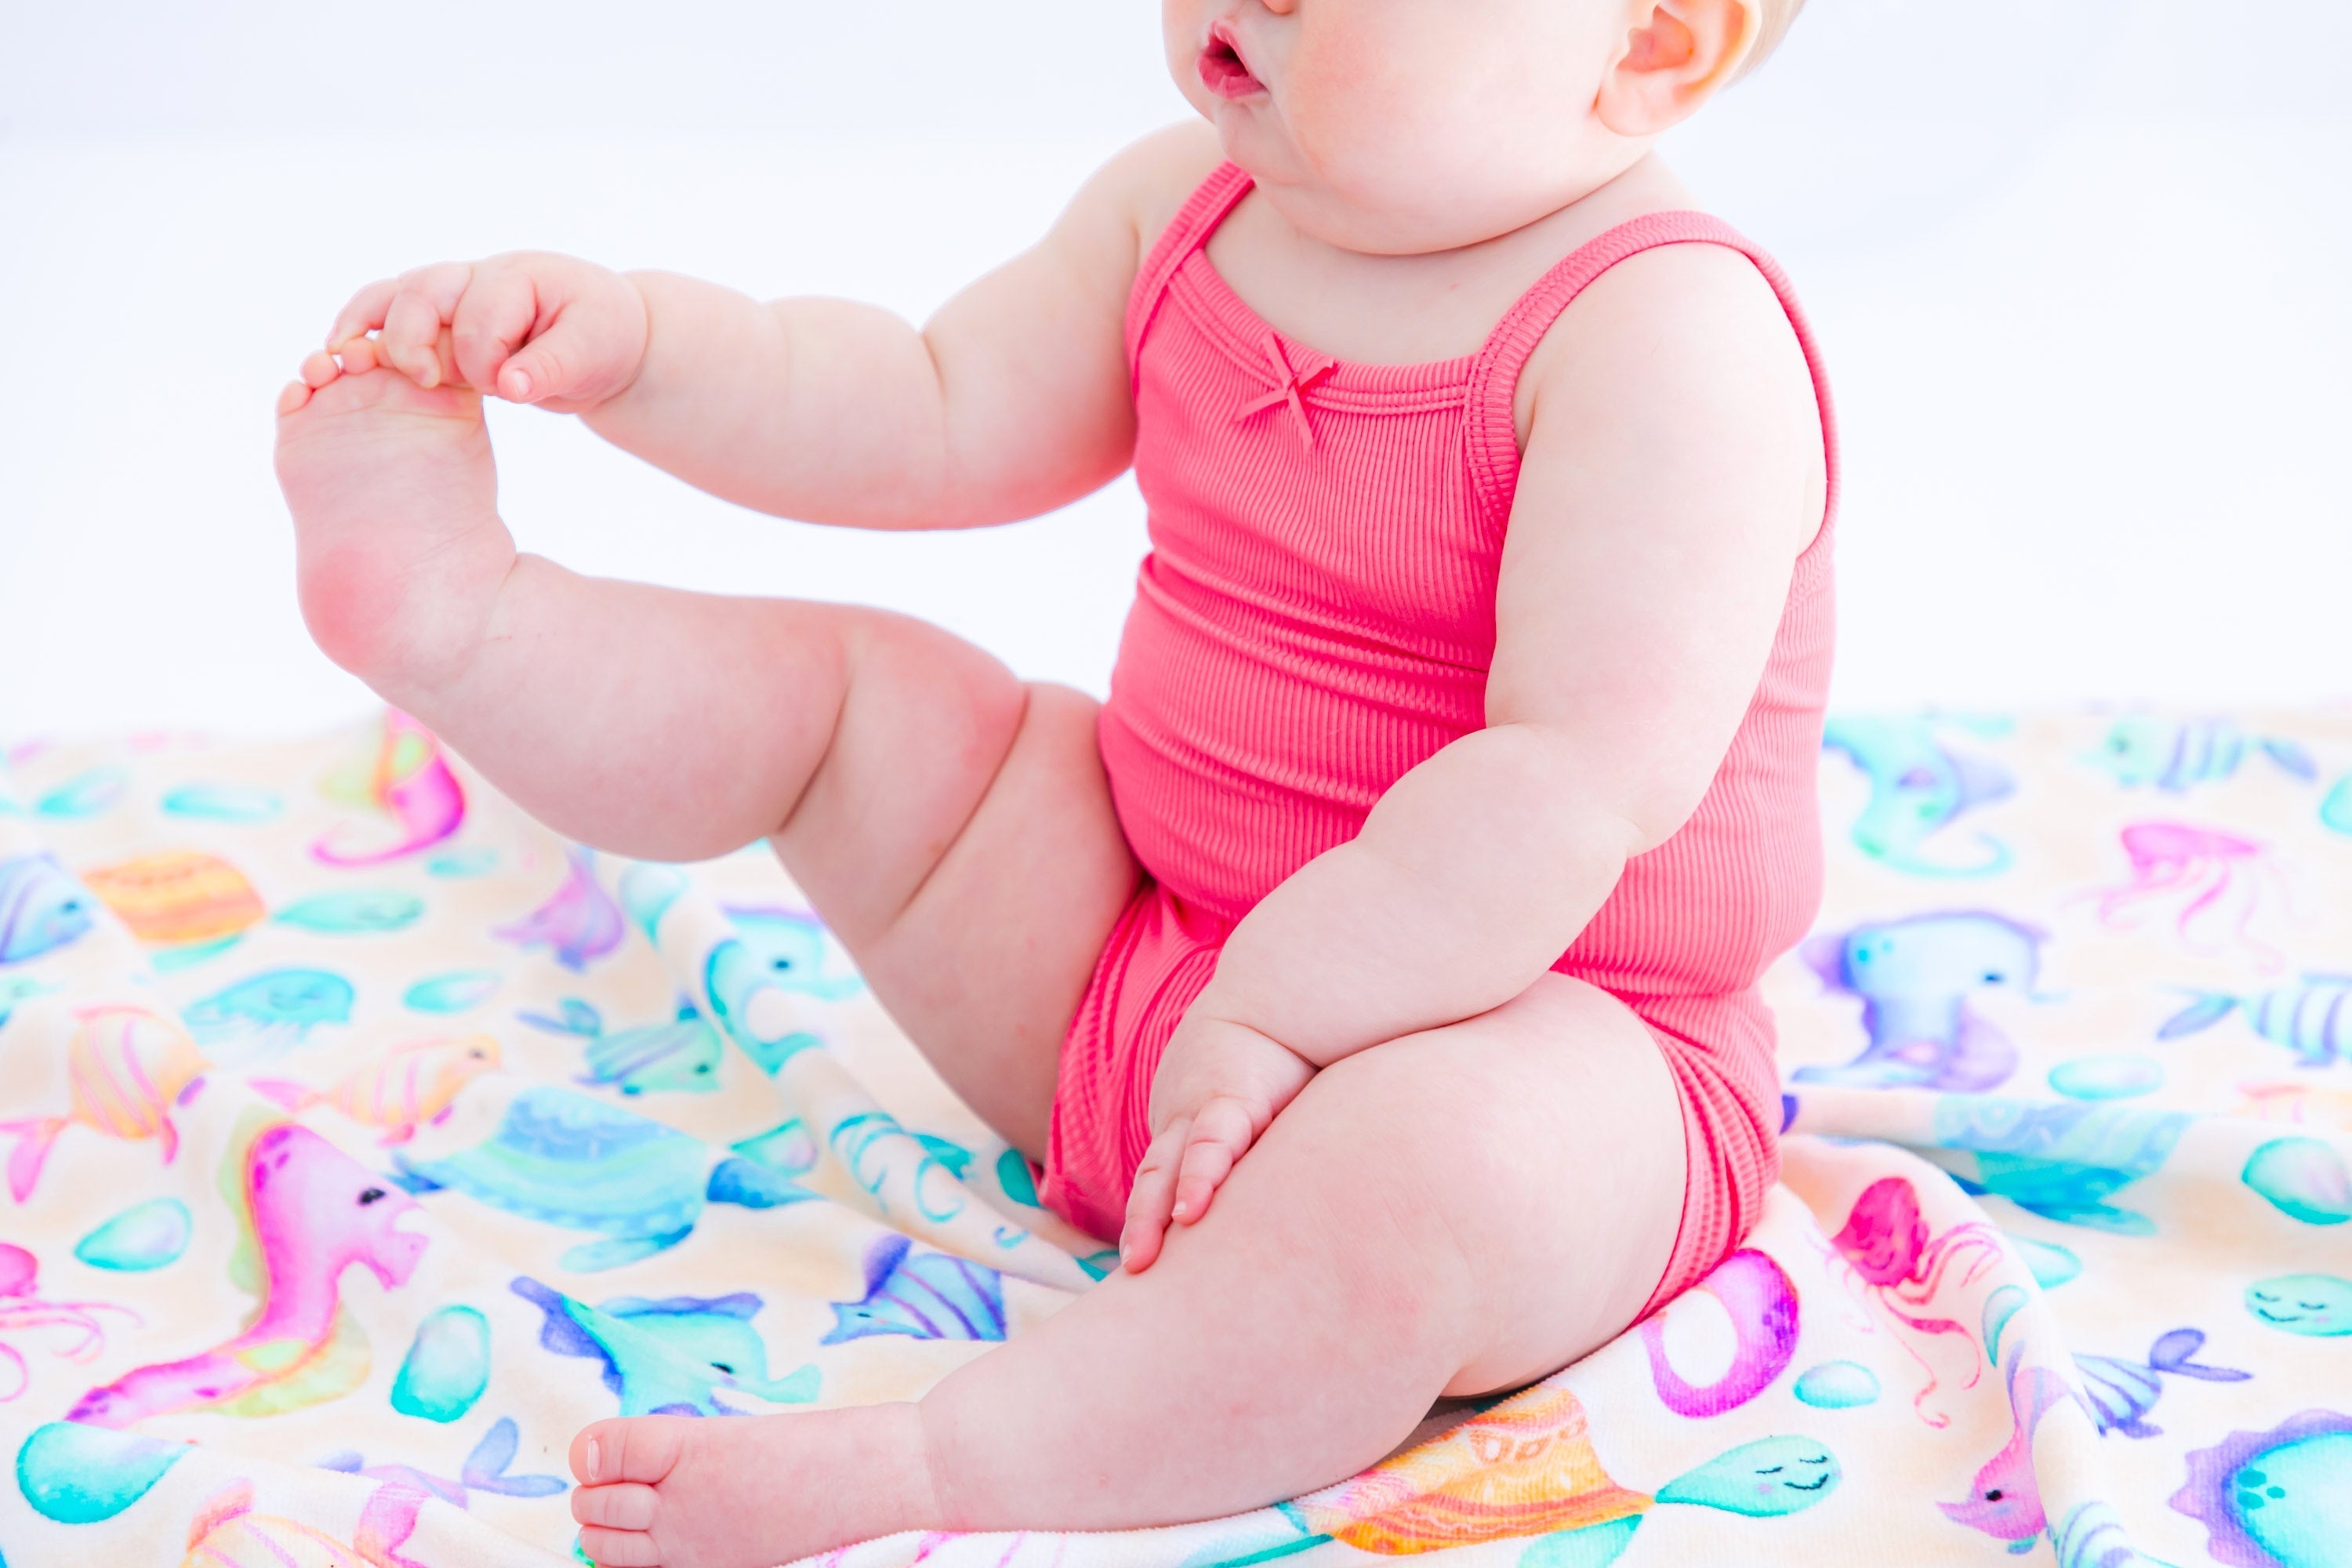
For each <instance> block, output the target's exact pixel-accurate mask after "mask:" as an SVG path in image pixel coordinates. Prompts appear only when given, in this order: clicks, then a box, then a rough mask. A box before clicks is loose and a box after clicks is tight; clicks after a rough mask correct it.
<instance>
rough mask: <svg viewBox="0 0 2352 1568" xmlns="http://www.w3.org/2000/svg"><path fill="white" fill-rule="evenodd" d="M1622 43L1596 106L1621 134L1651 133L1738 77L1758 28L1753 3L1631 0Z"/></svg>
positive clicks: (1672, 122) (1679, 120)
mask: <svg viewBox="0 0 2352 1568" xmlns="http://www.w3.org/2000/svg"><path fill="white" fill-rule="evenodd" d="M1626 9H1627V12H1628V13H1629V15H1628V18H1627V20H1628V26H1627V29H1626V34H1625V43H1624V47H1623V48H1622V50H1621V51H1620V53H1619V55H1618V57H1617V59H1616V61H1615V63H1614V64H1613V65H1612V67H1611V68H1610V69H1609V72H1608V74H1607V75H1605V76H1604V77H1602V78H1601V95H1600V98H1599V100H1598V101H1597V102H1596V103H1595V104H1594V109H1595V110H1596V111H1597V112H1598V113H1599V114H1600V116H1601V123H1602V124H1604V125H1606V126H1608V127H1609V129H1610V130H1612V131H1613V132H1616V133H1617V134H1618V135H1620V136H1625V137H1634V138H1641V137H1650V136H1656V135H1659V134H1661V133H1662V132H1666V131H1669V130H1671V129H1673V128H1674V127H1675V126H1676V125H1679V124H1680V123H1682V121H1685V120H1687V119H1689V118H1690V117H1691V116H1692V115H1693V114H1694V113H1696V112H1697V110H1698V108H1699V106H1700V105H1701V104H1703V103H1705V102H1706V100H1708V99H1710V98H1713V97H1714V96H1715V95H1716V93H1717V91H1719V90H1720V89H1722V88H1723V86H1724V85H1725V84H1726V83H1727V82H1728V81H1730V80H1731V79H1732V78H1733V77H1735V76H1738V74H1739V68H1740V65H1741V63H1742V62H1743V61H1744V60H1746V58H1748V51H1749V49H1750V48H1751V47H1753V46H1754V44H1755V42H1756V39H1757V37H1759V34H1760V31H1761V29H1762V26H1763V20H1764V16H1763V9H1762V6H1761V5H1760V4H1759V0H1630V3H1629V4H1628V5H1627V6H1626Z"/></svg>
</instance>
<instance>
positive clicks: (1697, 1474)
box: [1658, 1437, 1844, 1519]
mask: <svg viewBox="0 0 2352 1568" xmlns="http://www.w3.org/2000/svg"><path fill="white" fill-rule="evenodd" d="M1843 1475H1844V1472H1843V1470H1842V1469H1841V1468H1839V1465H1838V1462H1837V1456H1836V1455H1834V1454H1832V1453H1831V1452H1830V1451H1829V1450H1828V1449H1827V1448H1825V1447H1822V1445H1821V1444H1819V1443H1816V1442H1814V1441H1813V1440H1812V1439H1811V1437H1763V1438H1759V1439H1758V1440H1757V1441H1755V1442H1753V1443H1743V1444H1741V1445H1740V1446H1739V1447H1737V1448H1734V1449H1732V1450H1731V1451H1730V1452H1729V1453H1727V1454H1720V1455H1717V1457H1716V1458H1712V1459H1710V1460H1708V1461H1707V1462H1706V1464H1704V1465H1701V1466H1700V1467H1699V1468H1697V1469H1696V1470H1693V1471H1691V1472H1690V1473H1689V1474H1688V1475H1686V1476H1684V1477H1682V1478H1681V1479H1678V1480H1675V1481H1672V1482H1670V1483H1668V1484H1667V1485H1666V1486H1664V1487H1663V1488H1661V1489H1659V1491H1658V1500H1659V1501H1660V1502H1662V1503H1667V1502H1680V1503H1696V1504H1698V1505H1700V1506H1701V1507H1704V1508H1714V1509H1721V1510H1724V1511H1726V1512H1727V1513H1737V1514H1742V1515H1745V1516H1746V1517H1748V1518H1749V1519H1771V1518H1778V1517H1780V1515H1783V1514H1790V1513H1801V1512H1802V1511H1803V1510H1806V1509H1809V1508H1811V1507H1812V1506H1813V1505H1814V1504H1815V1503H1817V1502H1819V1501H1821V1500H1822V1499H1823V1498H1825V1497H1827V1496H1829V1495H1830V1493H1832V1492H1833V1491H1835V1490H1836V1489H1837V1485H1838V1482H1839V1481H1840V1480H1841V1479H1843Z"/></svg>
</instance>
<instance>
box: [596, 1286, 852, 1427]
mask: <svg viewBox="0 0 2352 1568" xmlns="http://www.w3.org/2000/svg"><path fill="white" fill-rule="evenodd" d="M760 1304H761V1303H760V1298H759V1297H758V1296H756V1295H754V1294H752V1293H751V1291H749V1290H738V1291H736V1292H735V1293H734V1294H733V1295H731V1296H711V1297H704V1296H671V1297H667V1298H665V1299H663V1300H657V1301H655V1300H646V1299H644V1298H643V1297H638V1296H624V1297H621V1298H619V1299H618V1300H611V1301H603V1302H599V1303H598V1304H597V1307H596V1310H598V1311H600V1312H602V1313H604V1314H605V1315H606V1316H607V1317H613V1318H618V1319H619V1320H621V1321H623V1322H625V1323H628V1324H631V1325H632V1326H634V1327H635V1328H637V1329H639V1330H641V1331H644V1332H645V1333H647V1334H649V1335H651V1336H652V1337H653V1339H654V1340H655V1341H656V1342H657V1343H659V1344H660V1345H661V1346H662V1347H663V1348H664V1349H666V1350H667V1351H668V1352H670V1353H672V1354H673V1355H676V1356H677V1357H678V1358H679V1359H680V1360H682V1361H685V1362H688V1363H693V1364H696V1365H700V1366H708V1367H709V1368H710V1370H711V1371H713V1372H715V1373H719V1375H720V1376H722V1377H724V1378H726V1379H727V1380H728V1381H727V1384H726V1386H728V1387H730V1388H740V1389H741V1390H742V1391H743V1392H744V1393H746V1394H756V1395H757V1396H758V1397H760V1398H761V1399H764V1400H767V1401H768V1402H769V1403H770V1404H772V1405H805V1404H807V1403H808V1402H809V1401H810V1400H812V1399H814V1398H815V1397H816V1391H817V1383H818V1376H819V1374H818V1372H817V1368H816V1366H815V1364H814V1363H810V1364H808V1365H805V1366H803V1367H800V1368H799V1369H797V1370H796V1371H794V1372H792V1373H787V1374H786V1375H785V1376H782V1377H780V1378H772V1377H770V1376H769V1375H768V1345H767V1342H766V1341H764V1340H762V1339H761V1337H760V1334H759V1331H758V1330H756V1329H755V1328H753V1327H752V1326H751V1320H752V1319H753V1318H756V1317H757V1316H759V1314H760Z"/></svg>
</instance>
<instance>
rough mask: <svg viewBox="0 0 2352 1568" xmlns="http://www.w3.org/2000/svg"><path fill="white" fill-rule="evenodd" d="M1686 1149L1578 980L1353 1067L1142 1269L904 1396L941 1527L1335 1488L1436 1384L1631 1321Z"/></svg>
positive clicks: (1504, 1377) (1554, 1355) (1640, 1037)
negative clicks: (912, 1411)
mask: <svg viewBox="0 0 2352 1568" xmlns="http://www.w3.org/2000/svg"><path fill="white" fill-rule="evenodd" d="M1684 1165H1685V1155H1684V1142H1683V1124H1682V1114H1681V1108H1680V1105H1679V1103H1678V1101H1677V1100H1676V1097H1675V1089H1674V1084H1673V1080H1672V1079H1671V1078H1670V1077H1669V1076H1668V1074H1667V1072H1666V1069H1665V1065H1664V1061H1663V1059H1662V1058H1660V1056H1659V1054H1658V1050H1657V1047H1656V1046H1655V1044H1654V1042H1653V1040H1652V1038H1651V1037H1650V1035H1649V1032H1648V1030H1647V1029H1646V1028H1645V1027H1643V1025H1642V1024H1641V1022H1640V1021H1639V1020H1638V1019H1637V1018H1635V1017H1634V1016H1633V1015H1632V1014H1631V1013H1629V1012H1627V1011H1626V1010H1625V1008H1624V1007H1623V1005H1622V1004H1620V1003H1618V1002H1616V1001H1615V1000H1614V999H1613V998H1612V997H1609V996H1607V995H1606V994H1603V993H1601V992H1599V991H1597V990H1594V989H1592V988H1591V987H1590V986H1587V985H1584V984H1581V983H1580V982H1577V981H1573V980H1569V979H1567V978H1565V977H1563V976H1558V975H1548V976H1546V977H1545V978H1544V979H1543V980H1542V981H1540V982H1538V984H1537V985H1536V986H1534V987H1532V988H1531V989H1530V990H1529V991H1528V992H1527V993H1525V994H1522V995H1521V996H1519V997H1518V998H1517V999H1516V1000H1515V1001H1513V1002H1512V1003H1510V1004H1508V1005H1506V1006H1504V1007H1501V1008H1498V1009H1496V1011H1495V1012H1493V1013H1490V1014H1486V1015H1485V1016H1481V1017H1478V1018H1475V1019H1471V1020H1468V1021H1466V1022H1465V1023H1461V1024H1457V1025H1454V1026H1450V1027H1446V1028H1441V1029H1433V1030H1430V1031H1428V1032H1427V1033H1424V1034H1421V1035H1416V1036H1412V1037H1406V1038H1404V1039H1401V1040H1396V1041H1391V1042H1390V1043H1389V1044H1387V1045H1383V1046H1377V1047H1373V1048H1371V1049H1370V1050H1367V1051H1364V1052H1361V1053H1360V1054H1359V1055H1357V1056H1354V1057H1350V1058H1346V1059H1344V1060H1342V1061H1340V1062H1339V1063H1338V1064H1336V1065H1334V1066H1332V1067H1330V1068H1326V1069H1325V1070H1324V1071H1323V1072H1322V1073H1321V1074H1319V1075H1318V1077H1317V1078H1316V1079H1314V1080H1313V1081H1312V1082H1310V1083H1309V1084H1308V1085H1307V1088H1306V1089H1304V1090H1303V1091H1302V1092H1301V1093H1300V1095H1299V1097H1298V1099H1297V1100H1296V1101H1294V1102H1293V1103H1292V1104H1291V1106H1290V1107H1289V1108H1288V1109H1287V1110H1285V1111H1284V1112H1283V1113H1282V1114H1281V1115H1280V1116H1278V1117H1276V1119H1275V1121H1274V1123H1273V1125H1272V1126H1271V1127H1270V1128H1269V1129H1268V1130H1267V1132H1266V1135H1265V1139H1264V1140H1263V1141H1262V1142H1260V1143H1259V1144H1258V1145H1257V1147H1255V1149H1253V1150H1252V1151H1251V1152H1250V1153H1249V1154H1248V1156H1247V1157H1245V1158H1244V1160H1243V1161H1242V1162H1241V1163H1240V1164H1239V1165H1237V1166H1236V1167H1235V1168H1234V1173H1233V1175H1232V1176H1231V1177H1230V1178H1229V1181H1228V1184H1227V1185H1226V1186H1225V1187H1224V1188H1223V1190H1222V1191H1220V1192H1219V1194H1218V1195H1217V1202H1216V1204H1215V1205H1214V1206H1213V1207H1212V1208H1211V1209H1210V1211H1209V1214H1208V1215H1207V1217H1205V1218H1204V1219H1203V1220H1202V1222H1201V1224H1200V1225H1199V1226H1198V1227H1196V1228H1193V1229H1192V1230H1190V1231H1185V1230H1180V1231H1179V1232H1178V1233H1177V1234H1176V1236H1175V1237H1172V1238H1171V1241H1170V1243H1169V1248H1168V1251H1167V1253H1166V1255H1165V1256H1164V1257H1163V1258H1161V1259H1160V1261H1159V1262H1158V1263H1157V1264H1155V1265H1154V1266H1153V1267H1152V1268H1151V1269H1150V1271H1148V1272H1147V1273H1145V1274H1143V1275H1140V1276H1129V1275H1114V1276H1113V1277H1112V1278H1111V1279H1107V1280H1105V1281H1104V1282H1103V1284H1102V1285H1101V1286H1099V1287H1097V1289H1095V1290H1094V1291H1092V1292H1090V1293H1089V1294H1088V1295H1087V1296H1086V1297H1085V1298H1084V1299H1082V1300H1079V1301H1077V1302H1075V1303H1073V1304H1072V1305H1071V1307H1070V1308H1069V1309H1067V1310H1065V1311H1064V1312H1062V1313H1060V1314H1059V1315H1057V1316H1056V1317H1055V1318H1053V1319H1052V1320H1050V1321H1047V1322H1045V1323H1044V1324H1042V1325H1040V1326H1039V1327H1038V1328H1037V1329H1036V1330H1034V1331H1032V1332H1030V1333H1029V1334H1027V1335H1024V1336H1023V1337H1022V1338H1020V1339H1017V1340H1015V1341H1013V1342H1011V1343H1008V1344H1007V1345H1006V1346H1004V1348H1003V1349H1002V1350H999V1351H997V1352H992V1354H990V1355H987V1356H984V1357H982V1358H981V1359H980V1360H978V1361H976V1362H974V1363H971V1365H969V1366H966V1367H964V1368H962V1369H961V1371H959V1372H958V1373H955V1375H954V1376H952V1377H950V1378H949V1379H948V1380H947V1381H946V1382H945V1383H943V1384H940V1387H939V1388H938V1389H936V1390H934V1391H933V1392H932V1394H930V1395H929V1397H928V1398H926V1399H925V1400H924V1401H923V1403H922V1406H921V1411H922V1415H923V1418H924V1425H925V1428H926V1430H927V1432H928V1433H929V1438H930V1442H931V1446H932V1457H933V1461H934V1463H933V1478H934V1480H935V1483H936V1485H937V1487H938V1489H939V1491H940V1502H941V1506H942V1508H943V1509H944V1510H945V1512H946V1515H947V1518H946V1521H945V1522H947V1523H948V1524H950V1525H951V1526H953V1527H959V1528H966V1529H983V1528H986V1529H992V1528H998V1527H1003V1528H1024V1529H1035V1528H1049V1527H1050V1528H1057V1529H1073V1530H1099V1529H1121V1528H1129V1527H1134V1526H1139V1525H1150V1524H1166V1523H1175V1522H1179V1521H1190V1520H1197V1519H1206V1518H1213V1517H1216V1516H1218V1515H1221V1514H1224V1513H1228V1512H1233V1511H1237V1510H1244V1509H1250V1508H1255V1507H1260V1506H1263V1505H1265V1504H1266V1503H1270V1502H1273V1501H1276V1500H1279V1499H1281V1498H1285V1497H1290V1496H1295V1495H1297V1494H1298V1493H1301V1492H1305V1491H1308V1490H1312V1489H1316V1488H1318V1487H1322V1486H1327V1485H1328V1484H1330V1483H1332V1482H1334V1481H1337V1480H1339V1479H1343V1478H1344V1477H1346V1476H1348V1475H1349V1474H1352V1473H1354V1472H1355V1471H1356V1470H1358V1469H1360V1468H1363V1467H1364V1466H1366V1465H1369V1464H1371V1463H1373V1462H1375V1461H1377V1460H1378V1459H1380V1458H1381V1457H1382V1456H1383V1455H1385V1454H1386V1453H1388V1452H1389V1451H1390V1450H1391V1448H1393V1447H1395V1446H1396V1445H1397V1444H1398V1443H1399V1442H1401V1441H1402V1440H1403V1438H1404V1437H1405V1436H1407V1435H1408V1434H1409V1433H1410V1432H1411V1431H1412V1428H1413V1426H1414V1425H1415V1424H1416V1423H1418V1422H1419V1421H1420V1420H1421V1418H1422V1417H1423V1415H1426V1414H1427V1412H1428V1410H1429V1408H1430V1405H1431V1404H1432V1402H1433V1400H1435V1399H1436V1398H1437V1397H1438V1396H1440V1395H1441V1394H1480V1393H1487V1392H1492V1391H1494V1390H1496V1389H1503V1388H1509V1387H1514V1386H1517V1385H1518V1384H1524V1383H1528V1382H1532V1381H1534V1380H1535V1379H1537V1378H1538V1377H1541V1376H1543V1375H1545V1374H1547V1373H1550V1372H1552V1371H1554V1370H1555V1369H1557V1368H1559V1367H1560V1366H1563V1365H1566V1364H1567V1363H1569V1362H1570V1361H1573V1360H1575V1359H1576V1358H1577V1357H1579V1356H1580V1355H1583V1354H1584V1353H1586V1352H1589V1351H1591V1350H1592V1349H1594V1348H1596V1347H1598V1346H1599V1345H1601V1344H1602V1343H1604V1342H1607V1341H1608V1340H1609V1339H1610V1338H1612V1336H1614V1335H1615V1334H1617V1333H1618V1332H1620V1331H1622V1330H1623V1329H1624V1328H1625V1327H1626V1325H1627V1324H1628V1323H1630V1322H1631V1321H1633V1316H1634V1314H1635V1313H1636V1312H1638V1311H1639V1310H1641V1308H1642V1306H1643V1303H1644V1302H1645V1301H1646V1300H1648V1299H1649V1296H1650V1293H1651V1292H1652V1291H1653V1290H1654V1289H1655V1288H1656V1286H1657V1283H1658V1280H1659V1278H1660V1277H1661V1276H1662V1275H1663V1274H1664V1271H1665V1267H1666V1262H1667V1258H1668V1257H1669V1255H1670V1253H1671V1252H1672V1249H1673V1247H1674V1242H1675V1232H1676V1227H1677V1225H1678V1223H1679V1220H1680V1216H1681V1211H1682V1197H1683V1182H1684Z"/></svg>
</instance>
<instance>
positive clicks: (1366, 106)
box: [1284, 7, 1443, 169]
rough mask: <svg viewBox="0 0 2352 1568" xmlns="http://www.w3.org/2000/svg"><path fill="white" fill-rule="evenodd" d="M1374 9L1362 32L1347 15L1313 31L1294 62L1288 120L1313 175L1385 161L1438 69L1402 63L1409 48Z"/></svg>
mask: <svg viewBox="0 0 2352 1568" xmlns="http://www.w3.org/2000/svg"><path fill="white" fill-rule="evenodd" d="M1372 9H1373V11H1374V15H1373V16H1370V17H1368V18H1366V19H1365V23H1366V25H1362V26H1348V25H1347V17H1346V16H1345V15H1344V14H1343V15H1342V16H1341V17H1340V19H1339V21H1338V22H1325V23H1322V24H1320V25H1310V26H1308V27H1307V28H1306V29H1303V30H1302V33H1301V36H1300V37H1299V39H1298V47H1297V51H1296V52H1295V53H1294V54H1293V56H1292V58H1291V61H1290V70H1289V73H1288V74H1289V80H1288V82H1287V83H1286V87H1287V88H1288V89H1289V90H1288V92H1287V94H1286V98H1287V100H1288V101H1287V102H1286V104H1285V105H1284V110H1285V119H1286V121H1288V123H1289V128H1290V133H1291V137H1292V139H1293V141H1294V142H1296V144H1297V148H1298V150H1299V152H1300V153H1304V154H1305V155H1306V156H1307V159H1308V160H1309V161H1310V162H1312V163H1315V164H1316V165H1318V167H1322V168H1327V169H1340V168H1345V167H1346V166H1347V165H1349V163H1355V162H1357V161H1359V160H1362V159H1365V158H1367V157H1379V156H1382V155H1384V154H1385V153H1386V152H1387V150H1388V149H1390V148H1391V147H1392V146H1394V145H1395V144H1397V143H1398V142H1400V141H1403V140H1405V139H1407V138H1409V137H1410V135H1411V133H1412V130H1413V128H1414V127H1415V126H1416V125H1417V124H1418V122H1419V121H1420V120H1421V119H1422V117H1423V109H1424V107H1425V106H1424V104H1423V101H1422V99H1421V96H1420V95H1419V94H1417V93H1416V91H1415V84H1416V82H1417V81H1425V80H1427V79H1428V78H1427V75H1426V73H1428V72H1431V71H1433V70H1437V69H1440V68H1442V66H1443V62H1442V61H1439V60H1423V61H1421V62H1420V63H1419V64H1417V65H1408V64H1407V63H1405V62H1406V60H1407V59H1408V58H1411V50H1410V47H1409V45H1408V44H1407V43H1406V41H1405V40H1402V39H1398V38H1396V37H1393V36H1392V35H1393V34H1394V32H1395V31H1396V29H1395V28H1394V27H1393V26H1387V25H1383V23H1382V20H1381V17H1380V16H1378V9H1379V8H1377V7H1375V8H1372ZM1325 14H1326V15H1328V13H1325Z"/></svg>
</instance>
